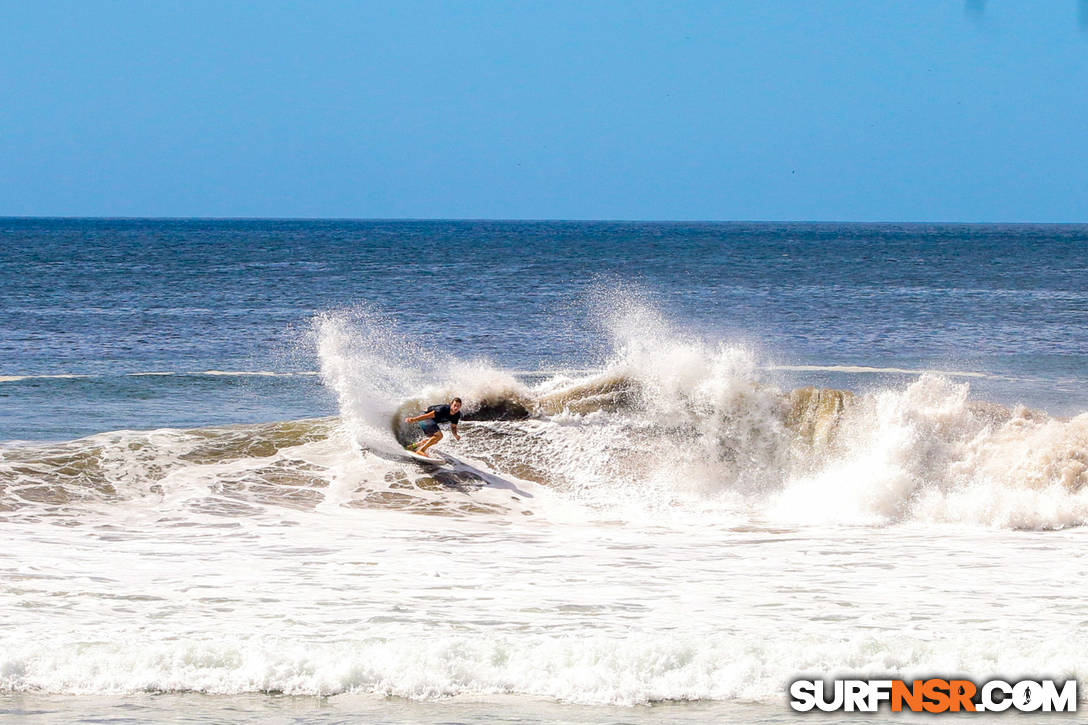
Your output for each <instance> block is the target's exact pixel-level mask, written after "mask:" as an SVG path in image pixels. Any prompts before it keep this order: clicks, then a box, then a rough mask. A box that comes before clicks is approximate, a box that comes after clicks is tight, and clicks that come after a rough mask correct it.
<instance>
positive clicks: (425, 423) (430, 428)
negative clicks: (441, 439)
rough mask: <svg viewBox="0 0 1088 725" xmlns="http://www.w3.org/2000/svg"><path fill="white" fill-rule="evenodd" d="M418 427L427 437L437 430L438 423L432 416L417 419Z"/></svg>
mask: <svg viewBox="0 0 1088 725" xmlns="http://www.w3.org/2000/svg"><path fill="white" fill-rule="evenodd" d="M419 427H420V428H421V429H422V430H423V432H424V434H426V436H427V437H428V438H430V437H431V436H433V435H434V434H435V433H437V432H438V423H435V422H434V419H433V418H427V419H426V420H421V421H419Z"/></svg>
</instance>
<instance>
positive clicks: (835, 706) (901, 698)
mask: <svg viewBox="0 0 1088 725" xmlns="http://www.w3.org/2000/svg"><path fill="white" fill-rule="evenodd" d="M789 695H790V707H791V708H793V709H794V710H796V711H797V712H810V711H813V710H822V711H823V712H835V711H844V712H877V711H878V710H879V709H880V708H881V707H882V706H884V705H887V706H888V707H890V708H891V710H892V712H901V711H903V710H907V711H910V712H930V713H943V712H1004V711H1005V710H1009V709H1012V710H1018V711H1020V712H1076V709H1077V681H1076V680H1066V681H1064V682H1061V681H1057V680H1019V681H1018V682H1006V681H1005V680H988V681H986V682H982V683H974V682H972V681H971V680H952V679H942V678H937V677H932V678H929V679H926V680H911V681H909V682H908V681H906V680H872V679H870V680H831V681H829V682H825V681H824V680H819V679H815V680H794V681H793V682H792V683H791V684H790V687H789Z"/></svg>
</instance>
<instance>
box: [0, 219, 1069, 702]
mask: <svg viewBox="0 0 1088 725" xmlns="http://www.w3.org/2000/svg"><path fill="white" fill-rule="evenodd" d="M453 396H460V397H461V398H463V399H464V401H465V417H464V421H463V422H462V425H461V426H460V432H461V434H462V438H461V440H459V441H458V440H454V439H453V438H452V436H450V435H448V434H447V436H446V438H445V439H444V440H443V441H441V442H440V443H439V444H438V446H437V448H436V450H438V451H440V452H442V453H443V454H444V455H446V456H448V457H449V462H448V463H446V464H445V465H442V466H432V465H429V464H426V463H418V462H414V461H412V460H409V459H406V458H405V457H404V456H403V454H402V445H403V444H405V443H408V442H410V441H411V440H413V439H414V438H415V437H416V436H417V435H418V432H417V429H416V427H415V426H413V425H410V424H405V423H403V419H404V418H405V417H407V416H411V415H415V414H417V413H418V412H420V411H421V410H423V409H424V408H426V407H427V406H429V405H433V404H435V403H439V402H444V401H448V400H449V399H450V398H451V397H453ZM1086 524H1088V226H1085V225H952V224H831V223H650V222H645V223H641V222H640V223H635V222H514V221H511V222H499V221H338V220H329V221H290V220H158V219H154V220H152V219H0V537H2V538H0V541H2V542H3V544H4V545H3V546H2V547H0V717H4V716H6V717H8V718H12V719H18V720H24V721H28V722H70V721H74V720H80V719H84V720H87V721H92V720H93V721H95V722H126V721H149V720H151V721H160V720H161V721H165V720H170V721H174V720H177V719H179V718H180V719H185V718H188V719H191V720H216V721H239V722H241V721H251V722H258V721H262V722H263V721H268V720H276V721H287V722H325V721H367V722H485V721H493V720H499V721H509V722H585V723H610V722H631V723H641V722H660V721H663V720H667V721H676V722H707V721H715V722H737V723H741V722H779V721H785V720H791V721H792V720H794V719H804V718H805V717H809V718H811V717H812V716H802V715H794V714H792V713H791V711H790V710H789V708H788V705H787V701H788V697H787V687H788V684H789V683H790V681H791V680H793V679H795V678H797V677H800V676H802V675H806V676H807V675H812V676H818V677H833V676H841V675H861V676H872V677H875V676H881V675H890V676H897V677H903V678H912V677H921V676H930V675H934V674H939V675H960V676H964V677H966V678H968V679H972V680H984V679H987V678H990V677H994V676H1003V677H1025V678H1027V677H1031V678H1039V677H1046V676H1051V677H1056V678H1059V679H1066V678H1077V679H1078V680H1079V681H1080V692H1081V697H1082V703H1083V701H1084V700H1083V698H1084V697H1085V693H1086V692H1088V690H1086V689H1085V684H1086V683H1088V628H1086V625H1088V615H1086V612H1085V608H1084V606H1083V603H1082V600H1083V599H1084V597H1085V595H1088V584H1085V582H1086V581H1088V553H1085V552H1086V551H1088V546H1086V545H1088V534H1086V528H1085V525H1086ZM1082 707H1083V704H1082ZM884 717H888V714H887V713H884V714H883V715H881V716H880V717H866V716H859V715H856V714H849V713H846V714H843V715H842V716H841V718H839V717H835V716H826V717H819V716H817V717H816V720H818V721H820V722H826V721H831V720H836V721H837V720H839V719H841V720H843V721H848V722H851V723H860V722H877V721H881V720H882V718H884ZM908 719H909V718H908ZM1053 719H1054V720H1055V721H1062V722H1068V721H1069V720H1070V717H1069V716H1053ZM1033 721H1035V722H1040V721H1046V719H1045V717H1044V718H1040V717H1038V716H1036V717H1034V718H1033Z"/></svg>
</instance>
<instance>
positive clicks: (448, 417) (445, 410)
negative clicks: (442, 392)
mask: <svg viewBox="0 0 1088 725" xmlns="http://www.w3.org/2000/svg"><path fill="white" fill-rule="evenodd" d="M432 410H433V411H434V422H435V423H452V424H454V425H457V424H458V423H459V422H460V421H461V411H457V412H456V413H451V412H450V406H448V405H432V406H431V407H430V408H427V412H428V413H430V412H431V411H432Z"/></svg>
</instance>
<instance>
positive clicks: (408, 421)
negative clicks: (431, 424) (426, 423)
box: [404, 410, 434, 423]
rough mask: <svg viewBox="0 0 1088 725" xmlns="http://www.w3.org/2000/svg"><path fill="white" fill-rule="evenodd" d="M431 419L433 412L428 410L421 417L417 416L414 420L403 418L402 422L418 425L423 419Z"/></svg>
mask: <svg viewBox="0 0 1088 725" xmlns="http://www.w3.org/2000/svg"><path fill="white" fill-rule="evenodd" d="M433 417H434V411H433V410H428V411H427V412H426V413H424V414H423V415H417V416H416V417H415V418H405V419H404V422H405V423H418V422H419V421H421V420H423V419H424V418H433Z"/></svg>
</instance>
